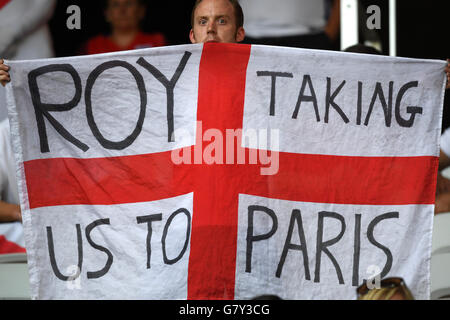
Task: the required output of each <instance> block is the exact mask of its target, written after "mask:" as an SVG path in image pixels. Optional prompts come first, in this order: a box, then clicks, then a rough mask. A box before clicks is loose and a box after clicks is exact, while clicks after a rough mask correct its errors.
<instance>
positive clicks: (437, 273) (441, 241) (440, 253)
mask: <svg viewBox="0 0 450 320" xmlns="http://www.w3.org/2000/svg"><path fill="white" fill-rule="evenodd" d="M449 230H450V212H447V213H440V214H437V215H435V216H434V226H433V243H432V250H431V299H432V300H435V299H450V235H449Z"/></svg>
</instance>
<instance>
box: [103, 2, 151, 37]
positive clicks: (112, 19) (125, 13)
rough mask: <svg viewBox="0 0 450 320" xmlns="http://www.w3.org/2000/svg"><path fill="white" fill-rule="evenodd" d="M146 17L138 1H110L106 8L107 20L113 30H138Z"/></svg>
mask: <svg viewBox="0 0 450 320" xmlns="http://www.w3.org/2000/svg"><path fill="white" fill-rule="evenodd" d="M144 15H145V8H143V7H142V6H141V5H140V4H139V1H138V0H109V1H108V7H107V8H106V20H107V21H108V22H109V23H110V24H111V26H112V28H113V29H121V30H136V29H138V28H139V22H140V21H141V20H142V18H143V17H144Z"/></svg>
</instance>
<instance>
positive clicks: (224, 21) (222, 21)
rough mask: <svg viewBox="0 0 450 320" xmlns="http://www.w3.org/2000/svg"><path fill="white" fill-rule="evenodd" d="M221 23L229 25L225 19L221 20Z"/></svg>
mask: <svg viewBox="0 0 450 320" xmlns="http://www.w3.org/2000/svg"><path fill="white" fill-rule="evenodd" d="M219 23H220V24H225V23H227V20H225V19H223V18H222V19H219Z"/></svg>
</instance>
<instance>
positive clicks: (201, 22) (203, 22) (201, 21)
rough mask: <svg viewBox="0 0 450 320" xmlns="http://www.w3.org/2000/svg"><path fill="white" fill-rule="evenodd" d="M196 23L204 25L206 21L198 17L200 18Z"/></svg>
mask: <svg viewBox="0 0 450 320" xmlns="http://www.w3.org/2000/svg"><path fill="white" fill-rule="evenodd" d="M198 24H200V25H205V24H207V21H206V19H200V20H199V21H198Z"/></svg>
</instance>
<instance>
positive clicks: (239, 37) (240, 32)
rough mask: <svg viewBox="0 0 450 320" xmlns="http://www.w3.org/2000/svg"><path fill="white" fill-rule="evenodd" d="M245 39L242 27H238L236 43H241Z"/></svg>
mask: <svg viewBox="0 0 450 320" xmlns="http://www.w3.org/2000/svg"><path fill="white" fill-rule="evenodd" d="M244 39H245V30H244V28H243V27H239V29H238V31H237V32H236V42H241V41H243V40H244Z"/></svg>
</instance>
